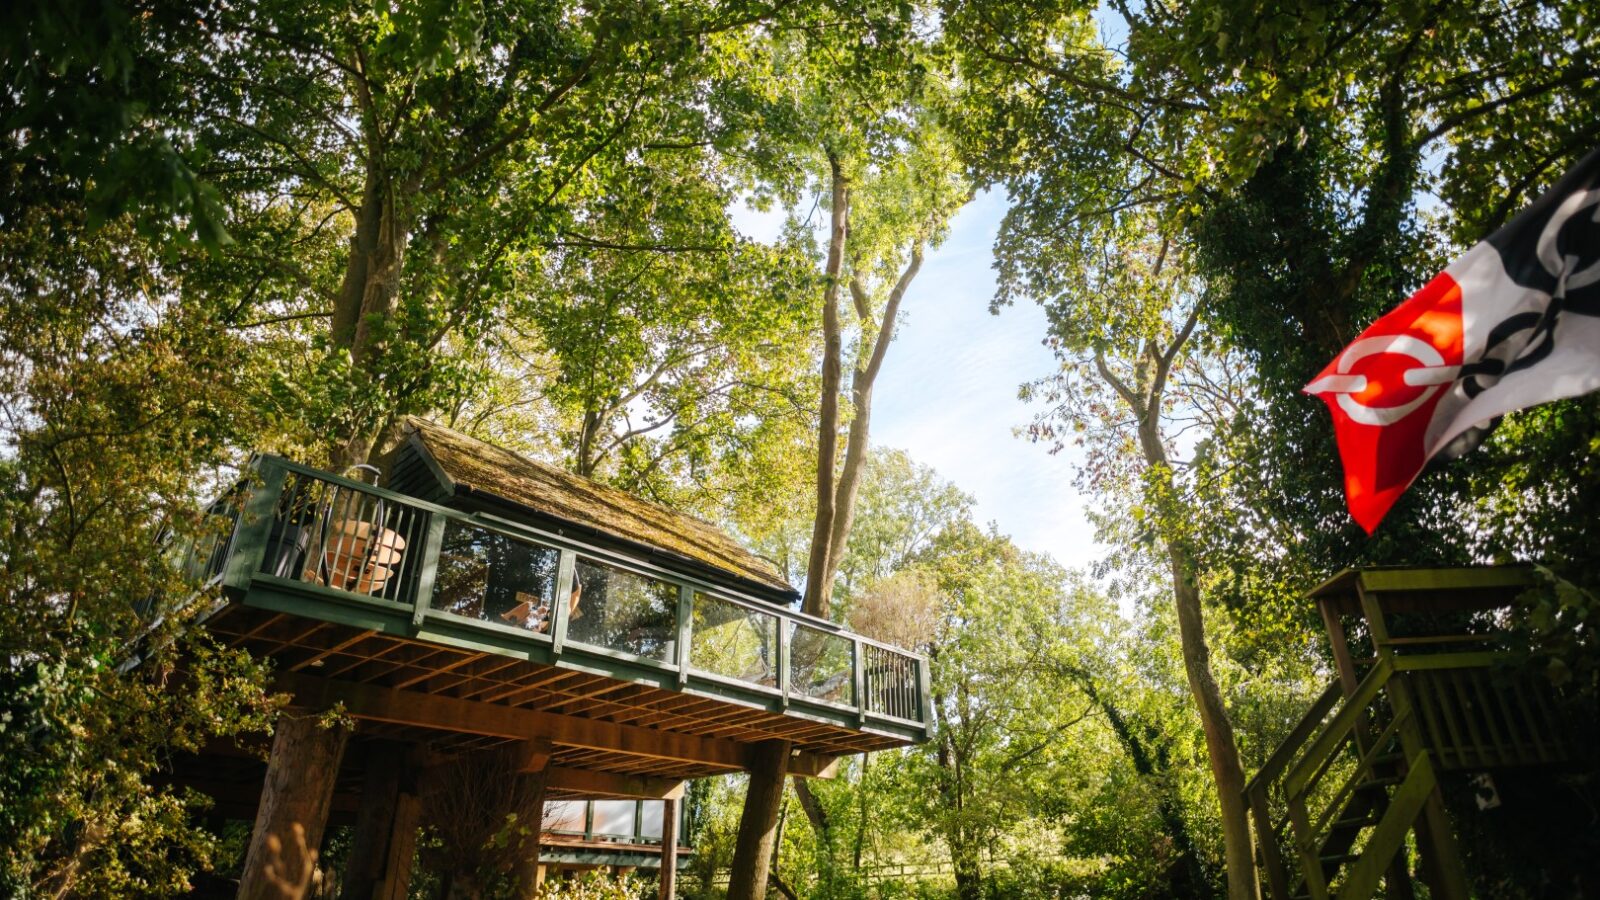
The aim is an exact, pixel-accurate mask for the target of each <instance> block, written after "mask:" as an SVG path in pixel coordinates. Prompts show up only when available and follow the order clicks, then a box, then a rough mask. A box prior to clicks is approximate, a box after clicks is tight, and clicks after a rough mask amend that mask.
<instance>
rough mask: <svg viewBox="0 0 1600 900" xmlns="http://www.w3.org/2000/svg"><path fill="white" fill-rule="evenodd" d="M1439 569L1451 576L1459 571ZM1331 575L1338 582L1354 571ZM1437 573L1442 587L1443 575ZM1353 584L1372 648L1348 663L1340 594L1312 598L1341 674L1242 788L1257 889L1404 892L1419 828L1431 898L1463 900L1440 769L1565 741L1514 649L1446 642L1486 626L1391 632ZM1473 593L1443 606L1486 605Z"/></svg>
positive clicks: (1358, 896) (1527, 754)
mask: <svg viewBox="0 0 1600 900" xmlns="http://www.w3.org/2000/svg"><path fill="white" fill-rule="evenodd" d="M1440 571H1443V572H1446V573H1451V575H1452V577H1455V573H1459V572H1461V571H1462V570H1440ZM1467 571H1469V572H1472V573H1473V576H1472V577H1473V578H1475V579H1477V581H1476V582H1467V583H1472V584H1478V583H1483V582H1490V581H1492V580H1493V579H1491V578H1488V577H1485V576H1484V575H1483V574H1482V573H1483V572H1485V571H1492V570H1467ZM1367 574H1369V573H1358V575H1357V576H1355V577H1357V578H1359V577H1360V576H1364V575H1367ZM1380 574H1383V575H1386V576H1387V575H1392V574H1393V573H1380ZM1405 574H1407V575H1411V574H1413V573H1405ZM1341 577H1342V578H1345V581H1346V584H1347V585H1349V583H1350V581H1351V580H1352V578H1351V576H1348V575H1347V576H1341ZM1494 578H1498V579H1499V580H1498V581H1496V582H1494V586H1504V584H1510V585H1514V584H1515V583H1517V582H1516V581H1515V579H1510V578H1508V577H1507V576H1506V575H1505V574H1504V573H1503V572H1500V573H1497V574H1496V575H1495V576H1494ZM1373 580H1374V581H1375V582H1376V583H1377V584H1378V585H1382V584H1383V583H1384V582H1383V580H1382V579H1381V578H1378V579H1373ZM1444 581H1445V582H1446V589H1448V588H1449V587H1450V586H1451V582H1450V579H1448V578H1447V579H1444ZM1457 581H1463V582H1464V581H1465V580H1464V579H1460V578H1457ZM1331 583H1332V582H1330V584H1331ZM1416 583H1418V580H1417V579H1412V580H1410V581H1404V582H1401V584H1402V585H1404V586H1405V587H1406V589H1405V590H1401V589H1396V590H1394V591H1393V594H1394V595H1396V596H1397V598H1398V601H1399V602H1397V603H1396V605H1397V606H1399V607H1400V608H1401V609H1403V610H1405V611H1406V613H1407V614H1412V613H1415V612H1417V611H1418V608H1417V606H1416V604H1415V603H1412V604H1411V605H1409V606H1408V605H1406V602H1405V601H1406V599H1407V594H1408V592H1409V593H1410V594H1415V593H1416V592H1417V591H1418V590H1419V589H1418V588H1416V587H1415V585H1416ZM1421 583H1422V584H1424V585H1425V586H1426V587H1427V589H1428V590H1430V591H1433V592H1434V593H1435V595H1437V594H1438V592H1439V591H1440V588H1439V587H1438V586H1437V584H1436V583H1431V582H1427V581H1422V582H1421ZM1502 583H1504V584H1502ZM1354 587H1355V588H1356V591H1355V593H1356V597H1355V598H1354V599H1356V600H1357V602H1359V606H1354V604H1346V606H1345V607H1344V610H1343V612H1344V613H1345V614H1348V613H1350V612H1352V611H1359V612H1358V614H1364V617H1365V620H1366V621H1365V622H1364V623H1363V625H1362V629H1363V631H1364V632H1365V635H1364V636H1365V637H1366V638H1367V639H1368V640H1369V641H1370V645H1371V646H1372V647H1374V648H1376V651H1377V655H1376V658H1374V659H1371V660H1369V661H1367V662H1368V663H1370V666H1367V665H1366V664H1364V665H1363V668H1365V671H1364V672H1361V671H1359V670H1358V668H1357V664H1356V662H1355V661H1354V660H1353V659H1352V657H1351V654H1350V649H1349V645H1348V642H1347V641H1346V640H1345V630H1344V625H1343V621H1342V618H1341V617H1340V616H1341V610H1340V608H1339V606H1338V604H1339V602H1340V600H1339V595H1337V594H1335V593H1333V592H1327V593H1324V594H1323V595H1322V596H1320V597H1318V600H1319V603H1320V604H1321V605H1322V606H1323V610H1322V611H1323V615H1324V619H1325V621H1326V622H1327V624H1328V627H1329V632H1330V636H1331V637H1333V638H1334V639H1335V643H1334V656H1335V659H1336V661H1337V662H1338V664H1339V669H1340V672H1339V675H1340V678H1339V680H1337V681H1335V682H1334V683H1333V684H1330V685H1329V686H1328V688H1327V689H1326V690H1324V691H1323V693H1322V694H1321V695H1320V696H1319V697H1318V698H1317V700H1316V701H1315V702H1314V703H1313V704H1312V706H1311V708H1310V709H1309V710H1308V711H1307V712H1306V714H1305V716H1304V717H1302V718H1301V720H1300V721H1299V723H1297V724H1296V726H1295V727H1294V728H1293V729H1292V730H1291V732H1290V734H1289V736H1288V737H1287V739H1285V741H1284V742H1283V744H1282V745H1281V746H1280V747H1279V748H1278V749H1277V751H1276V752H1275V753H1273V755H1272V756H1271V757H1270V758H1269V759H1268V760H1267V761H1266V763H1265V764H1263V765H1262V767H1261V769H1260V771H1258V772H1257V773H1256V775H1255V777H1254V778H1253V779H1251V781H1250V783H1249V784H1248V785H1247V786H1246V788H1245V794H1244V795H1245V801H1246V803H1247V804H1248V806H1249V810H1250V815H1251V820H1252V825H1253V830H1254V832H1255V842H1256V858H1257V866H1258V869H1259V875H1260V878H1261V883H1262V890H1263V894H1264V896H1266V897H1269V898H1271V900H1301V898H1305V900H1325V898H1340V900H1366V898H1369V897H1372V896H1374V895H1375V894H1376V893H1377V891H1378V889H1379V887H1380V885H1382V886H1383V888H1384V890H1385V893H1386V895H1387V896H1388V897H1390V898H1410V897H1411V896H1412V874H1411V871H1412V870H1411V866H1410V865H1409V860H1408V856H1409V854H1408V853H1406V852H1405V847H1406V839H1407V835H1408V834H1410V833H1412V832H1415V834H1416V846H1417V849H1418V850H1419V855H1420V859H1419V863H1420V866H1419V870H1420V871H1419V872H1418V875H1419V876H1420V878H1421V880H1423V881H1424V882H1425V883H1427V885H1428V887H1429V896H1430V897H1432V898H1438V900H1457V898H1459V900H1466V898H1467V896H1468V889H1467V884H1466V877H1465V874H1464V872H1463V870H1462V865H1461V860H1460V856H1459V853H1458V852H1457V849H1456V846H1455V838H1454V834H1453V830H1452V828H1451V825H1450V821H1449V819H1448V816H1447V815H1446V813H1445V809H1444V804H1443V799H1442V796H1441V794H1440V792H1439V780H1440V778H1441V776H1443V775H1444V774H1445V773H1448V772H1463V771H1471V772H1479V771H1486V770H1492V769H1497V768H1504V767H1521V766H1547V765H1552V764H1559V763H1561V762H1564V761H1567V760H1570V759H1571V758H1572V753H1571V748H1569V747H1568V746H1567V745H1566V744H1565V743H1564V741H1563V738H1562V728H1561V726H1560V721H1559V718H1558V716H1557V715H1556V713H1555V710H1554V709H1553V708H1552V706H1551V704H1550V702H1549V696H1548V692H1547V690H1546V689H1545V688H1544V686H1543V685H1542V684H1540V683H1539V682H1538V681H1537V680H1536V678H1535V677H1534V676H1533V675H1532V673H1530V672H1528V671H1526V670H1524V669H1521V668H1519V667H1518V666H1517V665H1516V664H1515V659H1514V657H1513V656H1512V655H1511V654H1509V653H1507V652H1504V651H1503V650H1475V651H1470V652H1461V651H1459V650H1456V649H1455V648H1458V647H1461V646H1464V645H1476V646H1484V645H1492V644H1494V643H1496V642H1495V640H1494V638H1493V637H1492V636H1486V635H1484V634H1482V633H1477V634H1451V635H1425V636H1408V637H1399V638H1396V637H1391V636H1390V634H1389V629H1388V623H1387V621H1386V616H1385V613H1386V611H1388V610H1386V609H1385V607H1384V606H1383V604H1382V603H1381V602H1380V597H1382V594H1383V592H1382V591H1380V590H1375V589H1374V586H1373V585H1372V584H1363V583H1362V582H1360V581H1355V582H1354ZM1474 589H1479V590H1486V589H1484V588H1481V587H1476V588H1474ZM1319 590H1321V589H1319ZM1313 596H1317V595H1316V594H1314V595H1313ZM1502 596H1503V594H1502ZM1413 599H1414V598H1413ZM1482 600H1483V597H1482V596H1478V597H1477V598H1475V599H1474V602H1473V603H1472V604H1471V605H1470V606H1468V605H1465V604H1459V603H1458V604H1457V605H1456V606H1454V607H1452V608H1453V609H1455V610H1457V611H1459V610H1461V609H1465V608H1475V609H1483V608H1485V607H1484V605H1483V603H1482V602H1481V601H1482ZM1435 602H1437V600H1435ZM1352 607H1353V609H1352ZM1440 650H1443V651H1444V652H1436V651H1440Z"/></svg>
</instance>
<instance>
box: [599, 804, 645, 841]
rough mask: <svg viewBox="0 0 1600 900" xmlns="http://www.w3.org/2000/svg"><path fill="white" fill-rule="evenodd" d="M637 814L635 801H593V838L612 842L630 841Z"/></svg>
mask: <svg viewBox="0 0 1600 900" xmlns="http://www.w3.org/2000/svg"><path fill="white" fill-rule="evenodd" d="M637 813H638V801H636V800H596V801H594V836H595V837H597V838H610V839H612V840H617V839H624V838H625V839H632V838H633V825H634V819H635V817H636V814H637Z"/></svg>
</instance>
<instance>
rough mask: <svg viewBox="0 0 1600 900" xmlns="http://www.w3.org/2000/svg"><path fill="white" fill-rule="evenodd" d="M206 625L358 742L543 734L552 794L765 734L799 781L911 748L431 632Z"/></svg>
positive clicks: (676, 769)
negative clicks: (590, 774) (331, 712)
mask: <svg viewBox="0 0 1600 900" xmlns="http://www.w3.org/2000/svg"><path fill="white" fill-rule="evenodd" d="M256 599H257V600H259V599H260V598H259V597H258V598H256ZM207 627H208V628H209V629H210V630H211V632H212V633H213V634H215V635H216V636H217V637H218V638H219V639H220V640H223V641H224V642H226V643H228V644H229V645H230V646H235V647H241V648H244V649H248V650H250V651H251V652H252V653H253V654H255V655H257V656H258V657H263V658H271V659H273V660H274V661H275V662H276V663H277V669H278V682H277V686H278V687H279V688H281V689H284V690H286V691H289V692H291V693H293V694H294V695H295V696H296V698H297V700H298V701H299V702H304V703H305V704H306V705H320V704H321V703H323V702H342V703H343V704H344V706H345V709H346V710H347V711H348V712H349V714H350V716H351V717H352V718H354V719H355V720H356V721H357V722H358V723H360V733H361V734H362V735H363V736H367V737H373V738H380V739H391V740H396V741H404V742H412V743H418V744H421V745H424V746H427V747H429V748H430V749H432V750H433V751H434V752H436V753H445V754H448V753H459V752H465V751H471V750H481V749H486V748H489V747H494V746H499V745H502V744H508V743H512V742H515V741H525V740H528V739H529V738H530V737H532V736H535V735H543V736H548V737H549V738H550V740H551V742H552V745H553V747H552V751H551V758H550V764H551V766H553V767H555V769H554V770H553V773H552V777H553V783H552V785H551V788H552V790H558V791H559V790H560V789H561V787H562V778H561V776H560V775H559V774H558V773H559V771H560V770H563V769H571V770H575V771H576V770H587V771H594V772H604V773H611V774H616V775H626V776H642V777H647V778H653V779H668V780H673V781H678V780H682V779H688V778H699V777H704V776H708V775H717V774H721V773H724V772H732V771H737V770H739V769H742V768H744V766H745V748H744V747H743V746H742V745H744V744H748V743H752V742H758V741H764V740H772V739H782V740H788V741H791V742H793V743H794V744H795V746H796V749H797V750H798V751H799V754H800V755H798V756H797V757H796V758H795V759H794V760H793V761H792V762H791V764H790V766H791V770H792V771H795V773H796V774H810V773H821V771H822V770H823V769H825V768H826V766H827V763H828V762H829V761H831V759H832V758H833V757H835V756H839V755H844V754H851V753H860V752H864V751H870V750H881V749H887V748H890V747H896V746H903V745H904V744H905V743H906V741H905V739H903V738H899V737H897V736H893V735H886V734H879V733H874V732H871V731H862V730H856V729H852V728H849V727H846V726H843V725H839V724H837V723H834V722H827V721H818V720H817V719H813V718H809V717H805V716H803V715H799V714H795V713H790V714H784V713H778V712H771V711H768V710H766V709H761V708H754V707H752V706H751V705H747V704H744V703H740V702H737V701H736V700H733V699H729V698H726V697H722V696H716V695H710V696H707V695H702V694H699V693H691V692H685V691H674V690H668V689H664V688H662V687H660V686H658V685H656V684H653V683H650V682H641V681H635V680H629V679H627V678H625V677H613V676H610V675H601V674H596V673H594V672H591V671H585V670H582V669H578V668H570V667H566V666H562V665H550V664H545V663H539V662H534V661H532V660H530V659H527V658H525V657H524V658H517V657H514V656H508V655H504V654H502V653H499V652H495V651H494V650H490V649H478V650H474V649H469V648H465V647H459V646H451V645H448V644H443V643H437V642H435V641H432V640H429V639H428V637H427V636H425V635H421V636H414V637H413V636H395V635H391V634H387V633H385V632H384V631H382V630H381V629H376V628H361V627H357V626H352V625H348V624H343V623H339V622H333V621H326V620H317V619H311V618H308V617H307V616H306V615H304V614H299V615H296V614H291V613H287V612H278V611H274V610H272V609H264V608H260V607H258V606H255V605H252V604H251V603H250V602H235V603H230V604H229V605H228V606H226V607H225V608H224V609H222V610H221V611H220V612H218V613H216V614H215V615H213V616H212V617H211V618H210V619H209V620H208V621H207ZM569 781H571V782H572V790H575V791H577V792H579V793H583V792H584V788H583V785H582V784H581V782H582V779H581V778H578V777H577V776H576V774H574V775H573V776H572V777H571V778H570V779H569ZM591 787H593V788H600V787H602V785H601V784H600V783H599V782H595V783H594V784H593V785H591ZM591 793H601V794H604V793H607V792H606V791H604V790H598V791H591Z"/></svg>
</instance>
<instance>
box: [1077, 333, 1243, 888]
mask: <svg viewBox="0 0 1600 900" xmlns="http://www.w3.org/2000/svg"><path fill="white" fill-rule="evenodd" d="M1194 322H1195V319H1194V318H1193V317H1191V318H1190V320H1189V323H1188V324H1187V325H1186V326H1185V328H1184V330H1183V332H1182V333H1181V334H1180V335H1179V336H1178V338H1177V339H1176V340H1175V342H1174V343H1173V345H1172V346H1171V347H1170V348H1169V349H1168V350H1167V351H1166V352H1164V353H1161V354H1155V353H1153V352H1152V353H1151V354H1150V357H1151V358H1150V370H1149V372H1150V374H1149V382H1148V383H1149V385H1150V386H1149V388H1148V389H1147V392H1146V393H1145V395H1144V396H1143V397H1139V396H1138V395H1133V397H1132V399H1131V400H1130V401H1129V402H1130V405H1131V406H1133V408H1134V412H1135V413H1137V414H1138V416H1139V447H1140V450H1141V451H1142V453H1143V456H1144V461H1145V466H1146V468H1147V471H1149V472H1151V473H1156V474H1158V477H1159V478H1160V479H1161V481H1162V483H1161V484H1160V485H1159V488H1160V490H1161V494H1162V496H1167V497H1170V496H1173V488H1174V486H1175V485H1174V481H1173V478H1172V465H1171V462H1170V461H1169V460H1168V458H1167V449H1166V445H1165V443H1164V442H1163V441H1162V436H1161V427H1160V422H1159V414H1160V413H1159V410H1160V409H1161V404H1162V402H1163V400H1164V397H1165V386H1166V382H1167V376H1168V374H1169V373H1170V371H1171V366H1172V361H1173V359H1174V358H1175V357H1176V356H1177V353H1178V351H1179V350H1180V349H1181V347H1182V345H1183V343H1184V342H1185V341H1186V340H1187V339H1188V336H1189V334H1190V333H1191V332H1192V330H1193V328H1194ZM1101 368H1102V372H1104V371H1106V370H1105V366H1104V364H1103V363H1102V365H1101ZM1118 385H1119V386H1118V387H1117V389H1118V391H1119V392H1124V391H1127V388H1126V386H1122V385H1120V382H1119V383H1118ZM1168 513H1169V514H1176V511H1168ZM1164 543H1165V545H1166V546H1165V549H1166V553H1167V562H1168V571H1169V573H1170V575H1171V578H1172V602H1173V606H1174V607H1175V608H1176V610H1177V614H1178V639H1179V642H1180V644H1181V646H1182V650H1183V669H1184V675H1185V676H1186V678H1187V679H1188V682H1189V693H1190V694H1192V695H1193V696H1194V701H1195V707H1196V709H1198V711H1199V713H1200V727H1201V729H1202V730H1203V731H1204V733H1205V739H1206V755H1207V757H1208V758H1209V760H1210V763H1211V779H1212V781H1213V783H1215V785H1216V788H1217V804H1218V806H1219V808H1220V810H1221V814H1222V839H1223V851H1224V856H1225V858H1226V861H1227V870H1228V897H1229V900H1255V898H1256V896H1257V891H1256V888H1257V885H1256V869H1255V860H1254V858H1253V856H1252V852H1251V848H1250V821H1249V818H1248V811H1247V809H1246V806H1245V802H1244V784H1245V778H1244V767H1243V766H1242V765H1241V764H1240V762H1239V747H1238V744H1237V743H1236V742H1235V741H1234V736H1233V722H1232V720H1231V719H1230V718H1229V717H1228V707H1227V704H1226V703H1225V702H1224V701H1223V699H1222V690H1221V689H1220V688H1218V687H1217V680H1216V678H1215V677H1214V676H1213V675H1212V674H1211V648H1210V647H1209V646H1207V644H1206V633H1205V617H1204V613H1203V611H1202V608H1201V605H1200V589H1199V587H1198V586H1196V585H1195V583H1194V565H1193V560H1191V559H1190V557H1189V554H1188V551H1187V550H1185V549H1184V547H1183V546H1182V545H1181V544H1178V543H1176V542H1174V541H1172V540H1171V539H1167V540H1165V541H1164Z"/></svg>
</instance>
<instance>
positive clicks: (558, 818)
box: [544, 800, 589, 834]
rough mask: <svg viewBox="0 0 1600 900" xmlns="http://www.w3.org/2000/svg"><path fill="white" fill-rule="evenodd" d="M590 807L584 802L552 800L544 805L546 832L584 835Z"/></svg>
mask: <svg viewBox="0 0 1600 900" xmlns="http://www.w3.org/2000/svg"><path fill="white" fill-rule="evenodd" d="M588 812H589V805H588V804H587V803H585V802H584V801H582V800H551V801H549V802H547V803H546V804H545V805H544V830H545V831H560V832H564V833H567V834H583V827H584V818H585V816H587V815H588Z"/></svg>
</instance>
